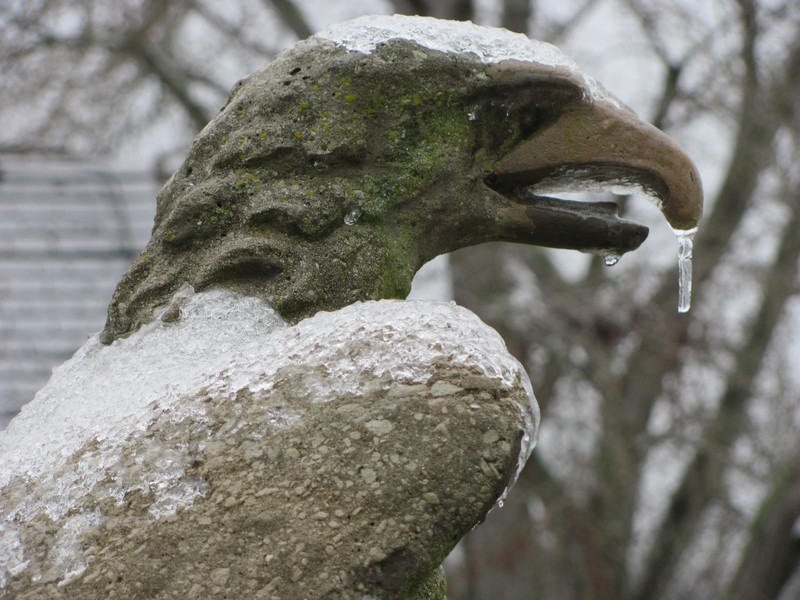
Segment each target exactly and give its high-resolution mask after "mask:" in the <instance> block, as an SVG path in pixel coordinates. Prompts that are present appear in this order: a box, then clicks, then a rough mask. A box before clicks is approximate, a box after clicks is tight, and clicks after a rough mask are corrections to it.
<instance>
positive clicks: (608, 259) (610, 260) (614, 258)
mask: <svg viewBox="0 0 800 600" xmlns="http://www.w3.org/2000/svg"><path fill="white" fill-rule="evenodd" d="M619 259H620V256H619V254H614V253H612V252H609V253H608V254H604V255H603V264H604V265H605V266H607V267H613V266H614V265H615V264H617V263H618V262H619Z"/></svg>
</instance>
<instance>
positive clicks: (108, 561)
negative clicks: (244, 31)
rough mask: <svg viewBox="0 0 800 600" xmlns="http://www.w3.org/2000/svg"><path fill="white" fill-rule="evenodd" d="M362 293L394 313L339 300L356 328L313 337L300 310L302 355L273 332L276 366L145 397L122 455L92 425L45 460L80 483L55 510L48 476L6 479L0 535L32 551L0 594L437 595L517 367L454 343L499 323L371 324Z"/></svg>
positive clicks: (513, 398)
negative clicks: (100, 473) (98, 468)
mask: <svg viewBox="0 0 800 600" xmlns="http://www.w3.org/2000/svg"><path fill="white" fill-rule="evenodd" d="M200 296H202V295H200ZM189 301H190V302H194V301H197V296H195V297H194V299H191V298H190V300H189ZM391 304H393V305H395V306H396V309H395V308H394V307H391V306H390V308H389V310H390V312H391V311H395V313H393V314H395V316H397V315H400V313H401V312H403V313H404V314H405V317H402V315H401V317H402V318H401V319H400V320H401V321H402V319H403V318H406V319H411V318H413V317H414V313H413V312H410V311H411V310H412V309H410V308H409V307H408V305H409V304H410V303H400V302H396V303H391ZM371 306H376V307H378V308H381V307H384V308H382V310H384V311H385V304H384V303H372V304H371V305H361V306H357V307H351V308H350V309H347V310H346V311H345V312H349V314H350V315H352V318H353V321H352V327H347V326H346V325H345V323H346V321H340V322H339V323H340V325H339V326H340V327H343V331H347V330H348V329H350V330H351V333H350V335H344V334H343V336H342V337H341V338H339V339H336V337H335V336H334V335H330V336H328V337H326V336H324V335H321V336H320V338H319V340H318V341H315V340H314V339H308V332H312V331H313V330H314V327H312V326H311V325H309V326H308V327H307V329H306V330H304V335H303V336H302V338H303V339H302V343H303V345H304V347H306V348H313V349H314V354H312V355H309V356H306V357H304V356H299V355H297V356H295V355H294V354H296V353H295V350H296V347H295V346H293V345H292V344H293V343H294V342H291V341H289V342H287V341H286V340H287V339H292V338H290V336H289V334H291V329H289V330H286V329H279V330H278V333H279V334H280V335H283V337H280V338H277V339H280V340H283V342H282V343H283V346H282V347H278V346H276V347H272V351H273V352H275V353H288V354H293V357H292V359H291V360H287V361H285V362H284V363H281V366H280V368H278V369H277V370H276V371H275V372H274V373H273V374H271V375H270V379H269V381H264V380H263V379H259V378H258V377H256V378H255V379H252V380H250V381H249V382H247V383H246V384H245V385H242V386H241V387H238V385H239V384H233V383H232V382H233V381H234V380H236V379H237V377H238V376H239V373H237V372H236V371H235V370H231V372H229V373H226V372H223V373H222V374H220V375H219V377H218V378H217V379H216V380H215V381H214V383H213V385H206V386H204V387H203V388H202V389H200V390H198V391H197V392H196V393H194V394H188V395H184V396H182V397H181V398H179V399H177V400H176V401H174V402H173V403H172V404H171V405H169V406H164V405H163V403H162V404H159V402H155V403H153V404H152V407H151V409H152V418H150V419H148V420H147V422H146V425H144V426H141V424H140V425H139V427H140V428H141V430H137V429H136V428H133V429H132V430H131V431H130V433H129V435H128V436H127V439H125V441H124V442H122V443H117V444H116V446H115V447H114V450H113V451H112V450H109V449H108V448H105V446H106V445H107V444H106V442H103V441H97V439H95V438H102V437H103V436H102V433H103V432H102V431H98V432H96V436H94V437H93V438H92V439H90V440H88V441H87V442H86V443H85V444H84V445H83V446H82V447H81V448H80V449H79V450H78V451H76V452H74V453H73V455H72V456H70V457H69V459H68V460H67V461H66V462H65V463H63V464H60V465H57V466H56V468H55V470H56V471H57V472H56V473H47V474H43V475H42V478H43V479H46V478H48V477H49V478H52V477H62V479H61V480H60V481H67V482H69V481H74V482H75V484H74V487H73V488H70V487H64V486H63V485H62V489H61V490H60V493H61V494H64V495H65V496H68V497H69V496H72V498H71V503H70V508H69V510H68V512H66V513H64V514H58V513H59V511H58V510H52V511H51V512H52V513H53V514H55V515H57V516H56V517H55V518H53V517H52V516H48V509H47V498H42V497H39V496H40V494H41V490H43V489H44V490H47V489H51V488H48V487H47V486H45V485H43V484H39V483H37V480H36V479H33V480H27V479H26V478H25V477H24V476H20V477H16V478H13V479H12V480H11V481H10V482H9V484H8V485H7V486H6V487H5V489H3V492H2V495H1V496H2V500H0V512H1V513H2V514H4V515H11V514H13V515H15V516H14V517H13V518H12V519H11V520H10V522H9V526H10V527H8V528H6V531H5V535H9V536H11V535H13V536H17V539H18V542H19V546H20V547H21V548H23V550H22V555H21V556H19V557H18V559H19V560H17V561H16V563H14V564H12V563H7V564H6V567H7V568H6V570H5V573H4V577H5V579H6V585H5V588H3V589H2V592H5V596H3V594H2V592H0V597H9V598H10V597H13V598H17V599H31V600H32V599H37V600H38V599H43V598H75V599H81V600H84V599H92V598H97V599H100V598H103V599H105V598H245V597H246V598H363V597H375V598H398V597H425V598H443V595H442V587H441V582H440V581H438V578H439V577H440V575H439V573H438V566H439V564H440V563H441V561H442V560H443V558H444V557H445V556H446V555H447V553H448V552H449V551H450V550H451V549H452V548H453V546H454V545H455V544H456V542H457V541H458V540H459V539H460V538H461V537H462V536H463V535H464V534H465V533H466V532H467V531H469V530H470V529H471V528H472V527H474V526H475V525H476V524H477V523H478V522H480V521H481V520H482V519H483V517H484V516H485V514H486V512H487V511H488V510H489V509H490V508H491V507H492V505H493V504H494V503H495V501H496V499H497V498H498V496H499V495H500V494H501V493H502V492H503V490H504V489H505V487H506V486H507V485H508V484H509V481H510V479H511V478H512V476H513V475H514V473H515V471H516V468H517V464H518V458H519V454H520V446H521V443H522V437H523V432H524V429H525V427H526V424H525V422H524V414H525V412H526V411H527V410H528V409H529V401H530V400H529V397H528V392H527V391H526V385H525V384H524V379H523V378H524V375H523V373H522V371H521V369H520V370H519V371H518V372H517V373H516V374H515V373H514V372H513V368H511V369H509V368H507V366H508V365H512V366H513V364H514V361H513V359H511V358H510V357H508V356H506V357H500V359H499V360H500V361H501V362H498V358H497V356H493V355H491V354H493V353H496V351H497V348H496V347H495V348H492V347H491V345H489V346H487V349H486V356H485V357H481V356H467V355H466V354H464V355H463V356H459V348H462V349H464V350H466V351H468V352H471V350H470V348H471V347H472V346H473V345H474V344H475V336H476V332H479V333H480V331H481V330H480V328H481V327H482V328H483V330H484V333H486V334H487V335H491V336H496V334H494V332H491V330H488V328H486V326H484V325H482V324H480V322H479V321H477V319H475V318H474V316H471V315H470V314H469V313H468V312H467V311H465V310H463V309H460V308H457V307H450V306H448V305H441V304H430V303H414V308H413V311H420V312H419V318H418V319H417V321H418V322H419V323H420V325H419V329H418V330H417V331H414V330H413V328H410V327H405V326H404V325H402V324H401V325H398V323H397V320H396V319H394V320H393V321H387V322H385V323H375V322H371V319H373V318H374V316H375V315H374V313H373V314H372V315H371V314H370V310H371V309H370V307H371ZM426 307H427V308H428V310H427V313H428V314H429V315H430V314H434V316H435V315H436V314H438V315H439V316H438V317H436V318H434V319H433V321H431V320H430V316H428V317H426ZM189 308H191V306H190V307H189ZM434 309H435V310H434ZM398 311H399V312H398ZM173 312H174V311H173ZM381 314H382V315H384V317H385V316H386V315H387V314H389V313H386V312H383V313H381ZM335 317H336V315H335V314H334V315H332V316H331V318H335ZM325 318H327V317H326V316H325V315H321V316H318V317H317V318H316V320H317V321H319V322H320V323H321V322H322V321H323V320H324V319H325ZM404 323H405V322H404ZM307 325H308V324H307ZM181 326H182V324H181V322H180V320H179V321H178V322H176V323H166V324H163V325H161V326H160V327H161V328H162V329H163V330H165V331H169V330H170V329H169V328H178V327H181ZM432 326H433V327H438V328H440V332H441V336H440V338H441V340H442V341H441V342H436V341H435V339H436V337H437V332H436V330H431V329H430V327H432ZM476 328H477V329H476ZM323 329H324V328H323ZM408 329H411V331H408ZM402 331H405V333H402ZM281 332H283V333H281ZM138 335H140V336H141V337H143V338H146V336H147V335H148V333H146V332H145V333H143V334H138ZM150 335H152V334H150ZM458 338H461V339H462V346H459V345H458V344H455V345H454V341H455V340H456V339H458ZM298 339H299V338H298ZM133 341H137V340H133ZM244 343H249V341H248V340H244ZM500 344H501V342H500ZM437 345H438V348H437ZM265 347H267V348H268V347H269V346H265ZM114 350H115V347H114V346H113V345H112V346H111V347H107V348H106V349H105V350H101V351H102V352H111V351H114ZM258 351H259V352H264V350H258ZM326 352H332V353H333V354H331V355H330V358H328V359H327V361H328V362H327V365H328V366H329V368H330V369H332V370H333V369H336V368H338V367H337V365H339V364H340V363H342V364H344V363H346V364H347V365H349V366H352V365H360V366H359V367H358V369H361V371H359V370H358V369H356V373H358V374H357V375H356V377H357V378H360V380H359V381H358V382H357V383H358V385H357V386H355V387H353V388H350V389H349V391H348V389H345V388H343V387H342V386H341V385H340V383H336V381H334V380H335V376H333V375H331V376H330V377H326V376H325V374H324V373H321V372H320V369H321V368H323V367H322V366H321V365H320V364H318V363H316V362H315V355H317V354H321V355H326ZM381 353H383V354H381ZM462 354H463V353H462ZM397 356H403V357H404V358H403V361H402V363H398V362H397ZM414 356H417V357H419V358H418V361H423V360H424V361H425V364H421V363H420V362H417V363H415V360H414V358H413V357H414ZM87 360H91V358H89V359H87ZM503 361H504V364H505V366H502V365H503ZM240 362H241V361H240ZM232 364H238V363H237V362H236V360H232ZM498 364H501V367H502V368H500V369H499V370H498V367H497V365H498ZM381 365H383V367H385V369H384V368H383V367H382V366H381ZM156 367H157V365H156ZM397 369H400V370H399V371H398V370H397ZM503 369H505V371H503ZM415 372H417V373H418V374H417V375H414V373H415ZM423 372H424V373H425V374H424V375H419V373H423ZM409 373H411V375H409ZM493 373H494V375H493ZM510 375H511V376H513V379H510V378H509V376H510ZM230 389H236V392H235V394H231V393H229V390H230ZM337 390H338V391H337ZM343 390H344V391H343ZM17 434H19V433H17ZM99 456H103V458H102V460H101V461H98V460H97V459H98V457H99ZM87 464H93V465H97V464H101V465H103V468H105V476H104V477H103V478H102V479H101V480H99V481H96V482H95V483H93V485H92V487H91V489H90V490H86V489H85V488H84V487H82V486H81V485H80V482H81V480H82V479H81V478H82V477H83V474H82V469H85V468H86V465H87ZM171 470H172V471H174V472H171ZM70 474H73V475H70ZM64 477H66V479H64ZM70 477H72V479H70ZM120 481H122V482H123V483H124V482H127V484H126V485H123V486H122V488H120V486H119V485H118V482H120ZM137 482H138V483H137ZM142 482H143V484H142ZM120 489H124V490H127V491H125V492H124V493H122V492H120V491H119V490H120ZM26 506H28V507H31V506H38V507H39V510H38V511H31V510H29V508H26ZM6 541H10V538H9V539H8V540H6ZM1 545H2V544H0V546H1ZM12 546H13V544H7V545H6V546H5V548H6V549H8V548H11V547H12ZM12 562H13V561H12ZM8 567H10V568H8ZM82 569H85V570H82ZM426 580H427V581H426Z"/></svg>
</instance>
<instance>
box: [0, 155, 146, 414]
mask: <svg viewBox="0 0 800 600" xmlns="http://www.w3.org/2000/svg"><path fill="white" fill-rule="evenodd" d="M158 187H159V184H158V182H156V181H155V179H154V178H153V177H152V176H151V175H150V174H149V173H146V172H144V171H122V170H118V169H113V168H110V167H108V166H104V165H102V164H97V163H89V162H77V161H68V160H63V159H54V158H49V157H24V158H21V157H12V156H0V429H2V428H3V427H5V426H6V424H7V423H8V421H9V420H10V419H11V417H13V416H14V415H15V414H16V412H17V411H18V410H19V408H20V406H22V405H23V404H25V403H26V402H28V401H29V400H31V399H32V398H33V396H34V394H35V393H36V391H37V390H38V389H39V388H41V387H42V386H43V385H44V384H45V383H46V382H47V380H48V378H49V377H50V372H51V371H52V369H53V368H54V367H56V366H58V365H59V364H61V363H62V362H64V360H66V359H67V358H69V357H70V356H71V355H72V354H73V353H74V352H75V350H76V349H77V348H78V347H80V346H81V345H82V344H83V343H84V341H85V340H86V338H87V336H89V335H91V334H92V333H94V332H96V331H98V330H100V329H101V328H102V326H103V323H104V322H105V315H106V306H107V305H108V301H109V299H110V297H111V293H112V292H113V290H114V286H115V285H116V283H117V281H118V280H119V278H120V276H121V275H122V274H123V273H124V272H125V270H126V269H127V268H128V266H129V265H130V263H131V261H132V260H133V258H134V257H135V256H136V255H137V254H138V253H139V252H140V251H141V250H142V249H143V248H144V246H145V244H146V243H147V240H148V239H149V237H150V230H151V228H152V224H153V215H154V213H155V197H156V192H157V191H158Z"/></svg>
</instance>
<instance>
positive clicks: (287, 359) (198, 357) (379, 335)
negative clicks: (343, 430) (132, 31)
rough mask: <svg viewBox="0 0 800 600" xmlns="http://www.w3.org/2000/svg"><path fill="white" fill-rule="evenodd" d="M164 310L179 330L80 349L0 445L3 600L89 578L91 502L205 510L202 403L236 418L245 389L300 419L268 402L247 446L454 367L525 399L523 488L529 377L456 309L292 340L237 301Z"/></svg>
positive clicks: (221, 295) (397, 313) (497, 341)
mask: <svg viewBox="0 0 800 600" xmlns="http://www.w3.org/2000/svg"><path fill="white" fill-rule="evenodd" d="M173 302H176V303H178V304H177V305H175V306H174V307H173V308H177V307H179V310H180V318H179V319H178V320H177V321H175V320H174V318H173V317H174V313H175V310H166V311H159V313H158V314H168V313H172V315H173V317H171V318H170V319H169V321H170V322H167V323H165V322H162V321H161V320H158V319H157V320H155V321H154V322H152V323H150V324H148V325H146V326H144V327H142V328H141V329H139V330H138V331H137V332H135V333H134V334H132V335H131V336H130V337H128V338H122V339H118V340H116V341H115V342H114V343H113V344H111V345H109V346H104V345H102V344H101V343H100V342H99V340H98V339H97V337H94V338H92V339H90V340H89V341H88V342H87V343H86V344H85V345H84V347H83V348H81V349H80V350H79V351H78V352H77V353H76V354H75V356H74V357H73V358H72V359H70V360H69V361H67V362H66V363H65V364H64V365H62V366H61V367H59V368H58V369H56V370H55V371H54V373H53V376H52V378H51V380H50V382H49V383H48V385H47V386H46V387H45V388H43V389H42V390H41V391H40V392H39V393H38V394H37V395H36V397H35V398H34V400H33V401H32V402H31V403H30V404H28V405H27V406H25V407H24V408H23V410H22V412H21V414H20V415H18V416H17V418H16V419H14V420H13V421H12V422H11V424H10V425H9V426H8V428H7V429H6V430H5V431H3V432H0V523H14V527H16V530H12V529H6V530H2V529H0V590H1V589H2V587H3V585H5V584H4V583H3V582H4V581H6V580H7V579H8V577H9V576H13V575H15V574H16V573H19V572H20V570H25V569H27V570H28V571H29V573H31V574H35V573H36V572H44V571H45V570H49V569H56V570H57V571H58V572H59V573H60V574H59V575H58V580H59V581H60V582H61V583H62V584H64V583H67V582H68V581H70V580H71V579H73V578H76V577H79V576H80V575H81V574H82V573H83V572H84V571H85V570H86V569H87V568H88V566H89V565H90V563H91V557H90V555H89V554H87V553H89V549H87V547H86V544H85V540H86V535H87V534H90V533H91V532H92V531H94V530H96V529H97V528H98V527H99V526H100V525H101V524H102V522H103V514H102V512H101V510H99V509H98V508H97V503H96V502H94V501H92V500H91V499H96V498H107V499H111V500H113V501H116V502H117V504H118V505H121V504H122V503H124V502H125V499H126V498H128V497H130V494H131V493H132V492H140V493H139V494H138V497H142V498H145V499H146V501H147V502H149V505H148V506H149V508H148V514H149V515H150V516H151V517H152V518H153V519H161V518H164V517H168V516H170V515H174V514H175V513H176V512H177V511H179V510H181V509H183V508H187V507H190V506H191V505H192V504H194V502H195V501H196V500H197V499H198V498H202V497H206V496H207V494H208V491H209V486H208V484H207V483H206V482H205V481H204V480H202V479H201V478H199V477H197V476H194V475H191V474H190V470H191V465H192V464H193V461H194V460H195V458H196V456H198V455H200V454H202V452H203V450H204V447H205V446H204V445H205V443H206V440H208V439H210V438H209V436H210V435H211V434H210V433H209V431H208V427H207V426H206V425H205V424H207V423H209V419H210V418H211V416H210V413H209V410H210V409H209V407H208V403H204V398H208V397H214V398H218V399H221V401H228V400H230V401H231V402H230V406H231V407H232V408H231V410H233V411H234V412H235V409H236V403H235V402H234V401H235V399H236V398H237V395H238V394H239V393H241V392H242V391H243V390H249V392H250V393H252V394H259V397H261V398H267V399H268V398H269V396H270V392H271V390H273V389H275V388H276V386H281V385H283V386H286V385H289V386H291V393H292V398H293V399H296V402H297V403H298V404H297V405H293V406H284V405H277V406H272V405H269V401H268V400H266V401H265V402H264V409H263V414H262V418H263V420H262V421H261V422H260V423H259V424H258V427H257V429H256V431H257V435H259V436H267V435H269V432H270V430H271V429H273V430H274V429H285V428H291V427H292V426H293V424H295V423H296V422H297V421H298V420H299V419H300V418H302V408H301V406H303V405H304V404H305V405H309V406H310V405H313V404H317V403H325V402H330V401H331V400H334V399H336V398H341V397H343V396H345V397H346V396H348V395H354V396H363V395H367V394H371V393H374V392H375V391H376V389H381V388H382V389H389V388H390V387H391V386H394V385H398V384H410V385H418V384H429V385H431V382H432V381H435V380H436V379H439V378H441V377H442V376H446V373H447V369H448V368H451V367H456V368H461V369H467V370H470V371H474V372H476V373H481V374H482V375H483V376H484V377H485V378H488V379H490V380H492V381H494V382H496V383H497V384H499V385H500V386H501V387H505V388H518V387H519V386H523V387H524V389H525V390H526V391H527V392H528V396H529V400H530V404H529V406H525V407H520V410H521V411H522V413H523V421H524V424H525V425H524V432H523V441H522V448H521V451H520V456H519V464H518V469H517V473H518V472H519V470H521V468H522V466H523V465H524V462H525V460H526V459H527V458H528V455H529V454H530V451H531V448H532V447H533V444H534V443H535V440H536V433H537V428H538V422H539V414H538V408H537V406H536V402H535V399H534V398H533V393H532V391H531V388H530V382H529V381H528V377H527V375H526V374H525V371H524V370H523V368H522V367H521V365H520V364H519V363H518V362H517V361H516V359H514V358H513V357H512V356H511V355H510V354H509V353H508V351H507V350H506V348H505V344H504V342H503V340H502V338H501V337H500V335H499V334H498V333H497V332H495V331H494V330H492V329H491V328H489V327H487V326H486V325H485V324H484V323H482V322H481V321H480V319H478V318H477V317H476V316H475V315H474V314H473V313H471V312H470V311H468V310H466V309H463V308H460V307H458V306H455V305H454V304H451V303H444V302H429V301H408V302H403V301H378V302H365V303H357V304H354V305H351V306H349V307H346V308H344V309H342V310H339V311H336V312H331V313H324V312H323V313H318V314H317V315H316V316H314V317H311V318H309V319H306V320H305V321H301V322H300V323H298V324H297V325H296V326H294V327H288V326H287V325H286V324H285V323H284V322H283V321H282V320H281V319H280V317H279V316H278V315H277V313H276V312H275V311H274V310H273V309H272V308H271V307H270V306H269V305H268V304H266V303H265V302H263V301H261V300H259V299H256V298H252V297H246V296H241V295H239V294H236V293H234V292H229V291H222V290H213V291H207V292H203V293H198V294H195V293H194V292H193V291H192V290H191V288H190V287H188V286H187V287H185V288H183V289H182V290H181V291H180V292H178V294H176V296H175V298H174V299H173ZM233 426H237V425H236V423H234V424H233ZM376 426H377V425H376ZM187 431H188V432H190V433H184V432H187ZM165 432H175V433H169V434H167V433H165ZM231 433H232V434H233V433H235V429H232V430H231ZM167 435H170V436H172V437H165V436H167ZM39 518H45V519H48V520H49V521H50V522H52V523H54V524H56V531H58V533H56V534H55V536H56V537H55V538H54V544H53V546H52V548H51V550H50V552H49V554H48V556H47V559H46V561H45V562H46V564H39V563H37V564H31V565H28V562H29V561H28V560H27V556H26V555H25V548H24V544H23V543H22V541H21V540H23V539H24V536H23V535H22V532H23V531H24V528H25V527H26V524H27V523H30V522H32V521H34V520H36V519H39ZM32 576H33V575H32Z"/></svg>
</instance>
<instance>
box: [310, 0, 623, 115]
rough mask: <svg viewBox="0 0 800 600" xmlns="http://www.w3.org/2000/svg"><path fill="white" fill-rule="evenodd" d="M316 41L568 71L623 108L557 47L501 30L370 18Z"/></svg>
mask: <svg viewBox="0 0 800 600" xmlns="http://www.w3.org/2000/svg"><path fill="white" fill-rule="evenodd" d="M314 38H316V39H323V40H328V41H330V42H333V43H334V44H337V45H340V46H344V47H345V48H347V49H348V50H351V51H354V52H361V53H363V54H370V53H372V52H373V51H374V50H375V48H377V47H378V45H379V44H383V43H386V42H388V41H389V40H397V39H402V40H409V41H412V42H415V43H416V44H418V45H420V46H422V47H424V48H429V49H430V50H437V51H439V52H448V53H453V54H471V55H474V56H475V57H476V58H477V59H478V60H479V61H481V62H483V63H486V64H491V63H498V62H502V61H504V60H519V61H525V62H534V63H538V64H540V65H544V66H548V67H553V68H560V69H564V70H566V71H568V72H570V73H572V74H573V75H575V76H576V77H578V78H579V79H582V80H583V81H584V83H585V84H586V88H587V92H588V94H589V96H590V97H591V98H593V99H595V100H605V101H608V102H610V103H611V104H614V105H617V106H618V105H619V104H620V103H619V101H618V100H617V99H616V98H614V97H613V96H612V95H611V94H610V93H609V92H608V91H606V90H605V89H604V88H603V86H601V85H600V84H599V83H598V82H597V81H595V80H594V79H593V78H591V77H589V76H588V75H586V74H584V73H583V72H582V71H581V70H580V68H579V67H578V65H577V64H576V63H575V61H574V60H572V59H571V58H569V57H568V56H567V55H566V54H564V53H563V52H561V50H559V49H558V48H557V47H556V46H553V45H552V44H548V43H547V42H541V41H539V40H532V39H530V38H529V37H527V36H525V35H523V34H521V33H514V32H511V31H508V30H507V29H502V28H498V27H485V26H482V25H475V24H474V23H472V22H470V21H445V20H441V19H434V18H431V17H417V16H406V15H391V16H389V15H369V16H364V17H359V18H357V19H353V20H351V21H346V22H344V23H337V24H334V25H330V26H329V27H328V28H327V29H325V30H323V31H321V32H319V33H317V34H316V35H315V36H314Z"/></svg>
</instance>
